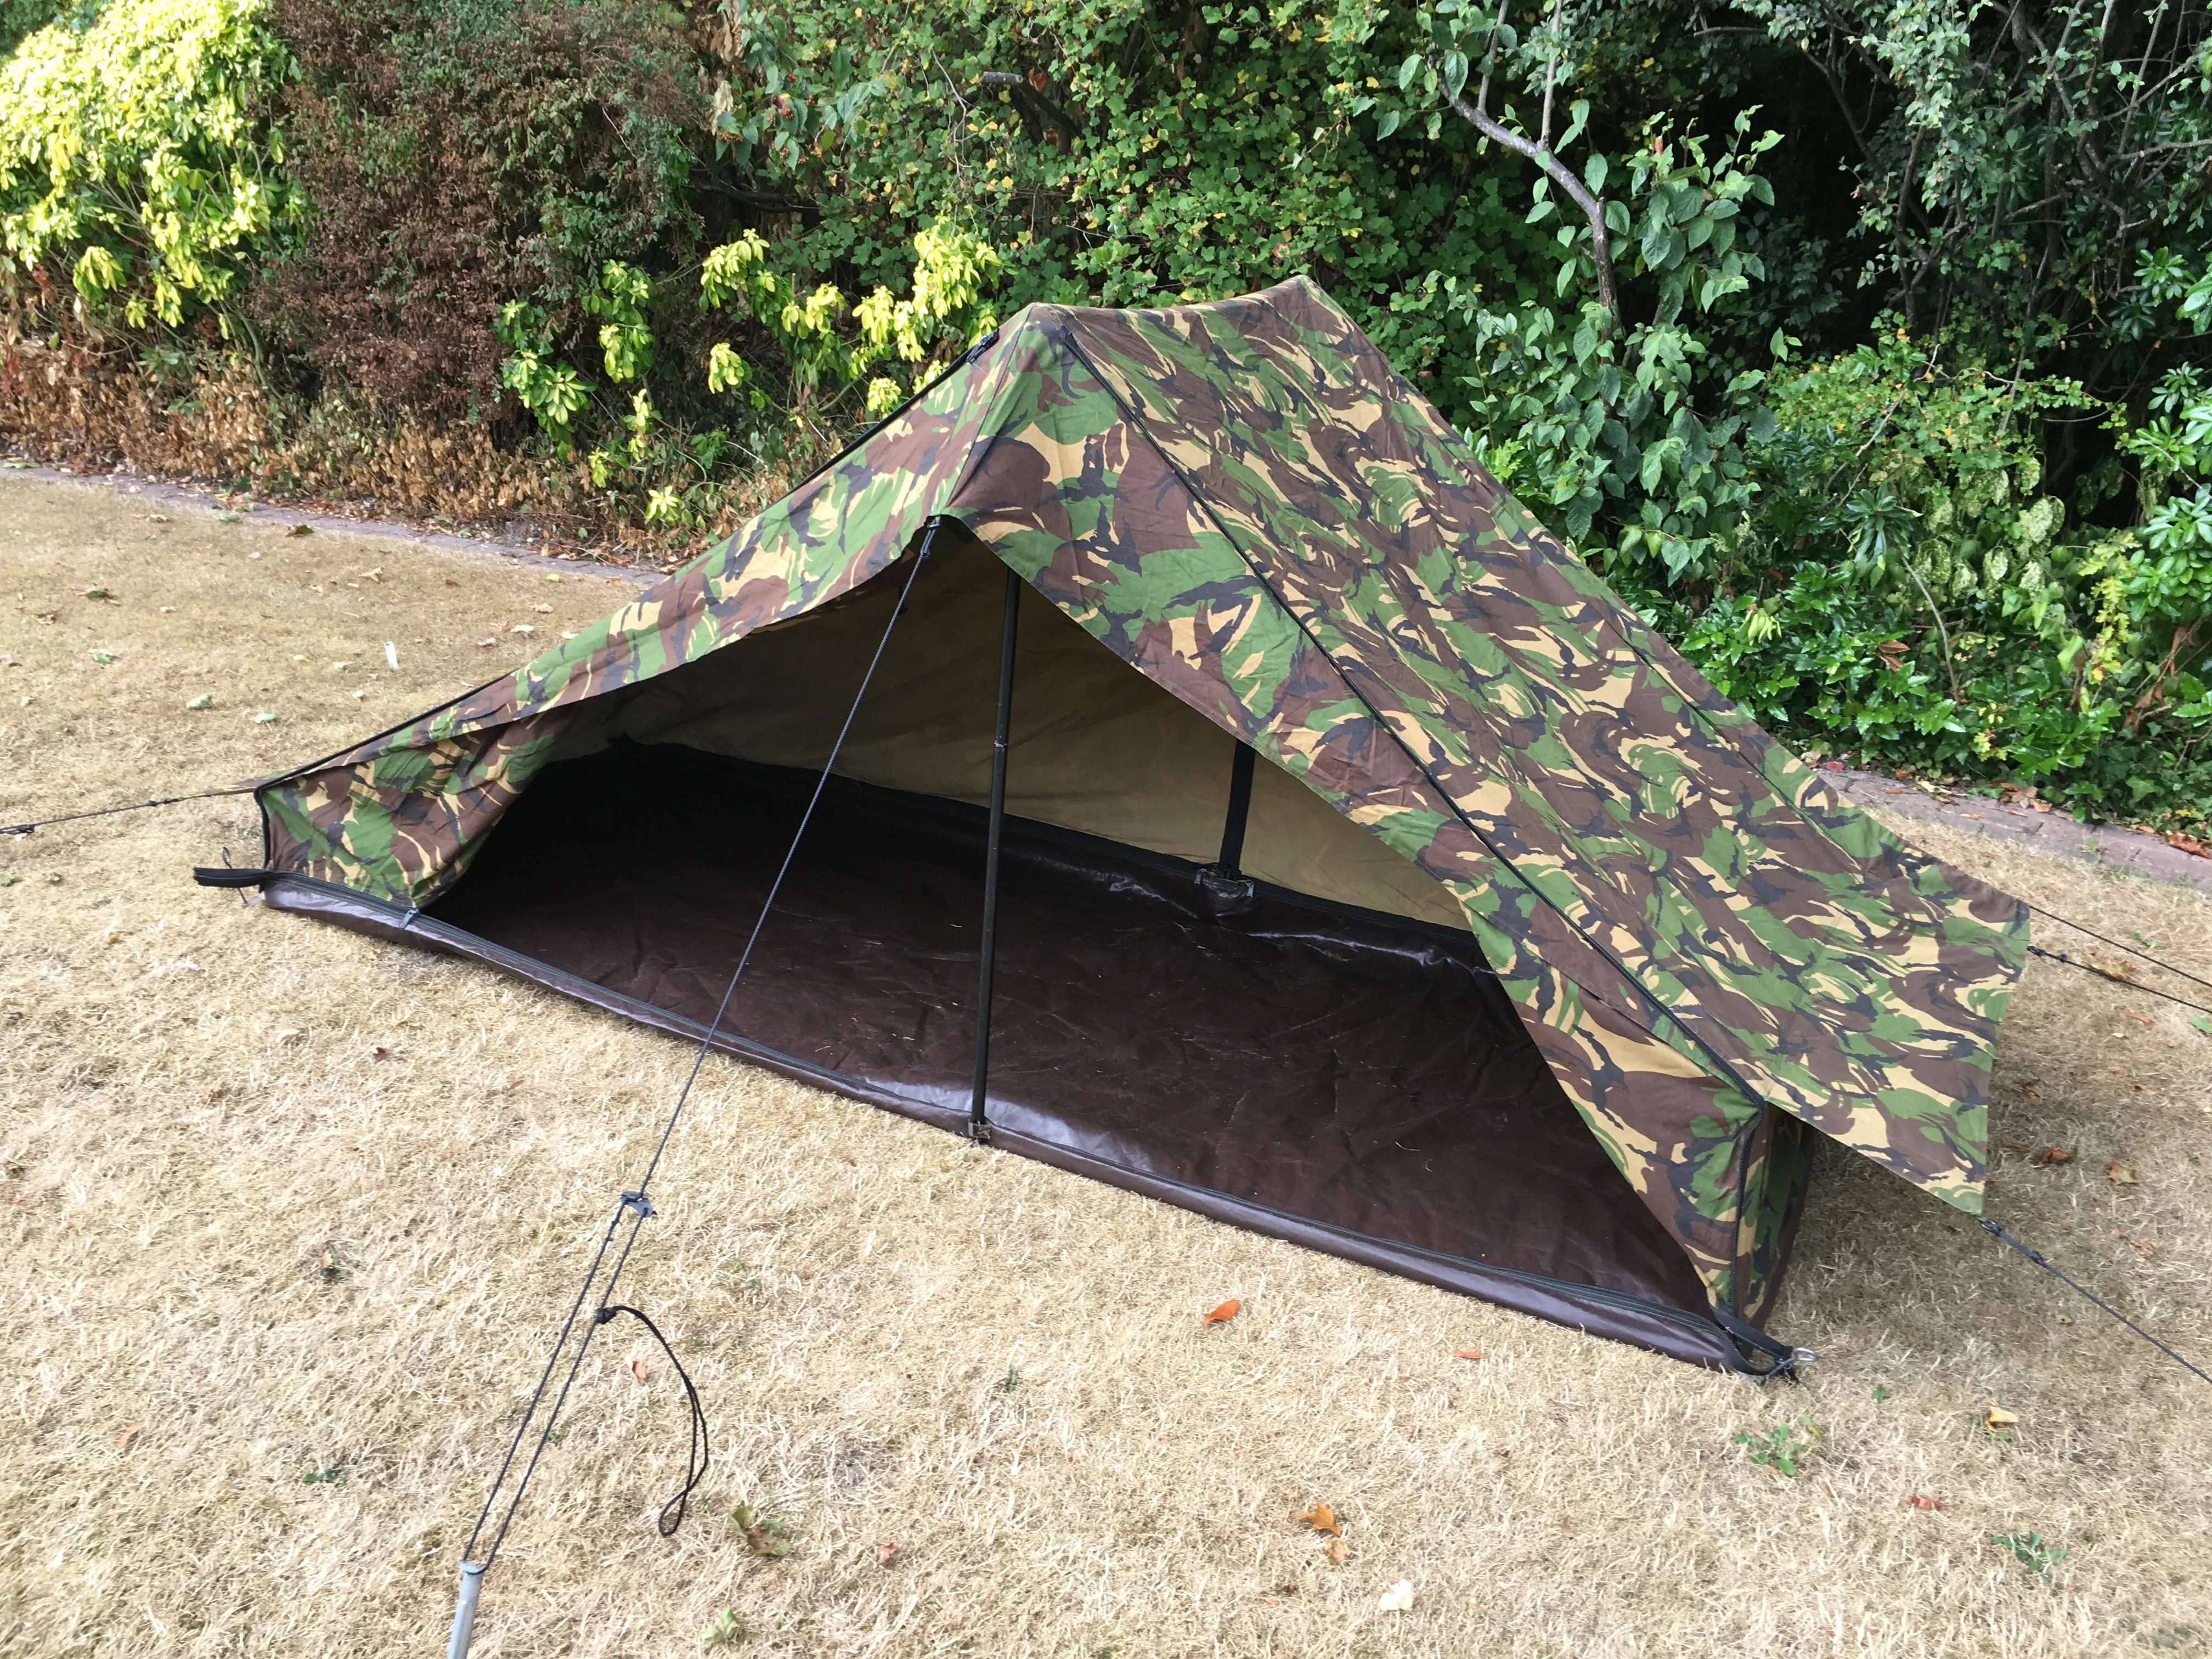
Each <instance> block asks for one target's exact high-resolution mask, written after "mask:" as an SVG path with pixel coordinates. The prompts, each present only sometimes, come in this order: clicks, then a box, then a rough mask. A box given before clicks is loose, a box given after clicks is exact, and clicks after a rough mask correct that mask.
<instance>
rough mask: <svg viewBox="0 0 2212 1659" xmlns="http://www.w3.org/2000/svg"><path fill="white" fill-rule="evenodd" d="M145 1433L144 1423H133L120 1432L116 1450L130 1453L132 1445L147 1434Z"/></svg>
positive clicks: (116, 1440)
mask: <svg viewBox="0 0 2212 1659" xmlns="http://www.w3.org/2000/svg"><path fill="white" fill-rule="evenodd" d="M145 1431H146V1425H144V1424H143V1423H132V1424H130V1425H126V1426H125V1427H124V1428H123V1429H122V1430H121V1431H118V1433H117V1435H116V1437H115V1449H116V1450H118V1451H129V1450H130V1449H131V1442H132V1441H134V1440H136V1439H137V1437H139V1436H140V1435H142V1434H143V1433H145Z"/></svg>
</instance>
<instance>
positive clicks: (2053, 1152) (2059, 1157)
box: [2035, 1146, 2074, 1164]
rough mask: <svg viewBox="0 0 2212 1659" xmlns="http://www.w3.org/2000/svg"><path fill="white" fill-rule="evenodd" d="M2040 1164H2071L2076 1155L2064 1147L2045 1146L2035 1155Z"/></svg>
mask: <svg viewBox="0 0 2212 1659" xmlns="http://www.w3.org/2000/svg"><path fill="white" fill-rule="evenodd" d="M2035 1161H2036V1162H2037V1163H2038V1164H2071V1163H2072V1162H2073V1161H2074V1154H2073V1153H2071V1152H2068V1151H2067V1150H2066V1148H2065V1147H2063V1146H2045V1148H2044V1149H2043V1150H2042V1151H2041V1152H2038V1153H2037V1154H2036V1155H2035Z"/></svg>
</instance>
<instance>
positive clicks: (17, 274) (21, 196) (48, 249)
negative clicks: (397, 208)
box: [0, 0, 300, 337]
mask: <svg viewBox="0 0 2212 1659" xmlns="http://www.w3.org/2000/svg"><path fill="white" fill-rule="evenodd" d="M291 63H292V59H291V54H290V53H289V52H288V51H287V50H286V49H285V47H284V46H283V43H282V42H280V41H279V40H277V38H276V35H275V34H274V33H271V31H270V27H269V26H268V21H267V18H266V16H265V14H264V8H263V6H262V4H261V0H114V3H112V5H110V6H109V7H108V8H107V9H106V10H105V11H103V12H101V13H100V15H98V16H97V17H95V18H93V19H91V20H90V21H88V22H85V23H84V24H83V26H82V27H70V25H69V24H66V23H52V24H48V25H47V26H46V27H43V28H40V29H38V30H37V31H35V32H34V33H31V34H30V35H28V36H27V38H26V39H24V40H22V41H21V43H20V44H19V45H18V46H16V48H15V52H14V53H13V54H12V55H11V56H10V57H9V58H8V60H7V62H6V63H5V64H4V65H0V249H4V252H5V254H6V256H7V259H8V261H9V264H8V273H9V276H10V277H11V278H13V279H14V290H13V292H14V297H15V302H16V303H17V304H23V303H27V302H29V301H30V300H31V290H32V289H33V288H35V290H36V294H37V297H38V298H39V299H41V300H45V301H48V302H49V303H52V302H53V301H55V300H56V299H58V297H59V296H58V295H57V293H56V289H57V288H58V284H57V283H55V282H54V280H53V277H52V276H48V275H46V274H45V273H46V270H47V269H48V268H49V267H55V266H58V267H59V268H60V269H59V270H58V272H56V273H54V274H55V275H60V276H66V278H67V280H68V282H69V283H70V286H71V287H72V288H74V289H75V290H76V295H77V298H78V299H79V300H80V301H82V306H81V307H80V311H81V312H83V313H90V315H91V316H92V317H93V318H94V319H95V320H99V319H109V318H112V319H116V320H118V321H121V322H124V323H126V324H128V325H129V326H131V327H132V328H134V329H143V328H145V327H147V326H148V325H149V324H153V323H156V322H158V323H159V324H161V325H166V326H167V327H168V328H171V329H175V328H178V327H179V326H181V325H183V324H184V322H185V315H186V311H187V308H188V307H190V308H193V309H196V310H198V311H202V312H204V313H207V314H210V315H211V316H212V317H213V318H214V319H216V323H217V325H218V326H219V328H220V331H222V334H223V335H224V337H229V335H230V334H231V332H232V330H233V325H234V322H235V321H236V320H237V317H236V309H235V307H236V300H237V296H238V292H239V289H240V279H241V276H242V274H243V272H244V270H245V269H246V265H247V264H248V262H249V261H250V259H251V258H252V257H253V256H255V255H256V254H259V253H263V252H267V251H268V250H269V249H270V247H271V246H273V244H274V241H275V240H276V237H277V236H278V235H279V234H281V233H282V232H283V230H284V229H286V228H289V226H290V225H292V224H293V223H294V222H295V221H296V219H297V216H298V213H299V207H300V203H299V197H298V196H297V193H296V192H295V190H294V188H293V186H292V184H291V181H290V179H289V176H288V175H287V174H286V173H285V172H284V171H283V167H282V165H281V164H282V162H283V145H282V143H281V142H280V141H279V139H278V137H277V135H276V132H275V131H273V129H272V128H271V127H270V124H269V119H268V117H269V114H270V109H271V107H272V106H273V103H274V100H275V98H276V94H278V92H279V91H280V90H281V88H283V83H284V82H285V81H286V79H287V78H288V76H289V74H290V73H291ZM24 278H30V279H31V281H30V283H25V282H24V281H23V280H22V279H24Z"/></svg>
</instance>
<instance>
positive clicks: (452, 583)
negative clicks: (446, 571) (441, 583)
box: [446, 576, 460, 587]
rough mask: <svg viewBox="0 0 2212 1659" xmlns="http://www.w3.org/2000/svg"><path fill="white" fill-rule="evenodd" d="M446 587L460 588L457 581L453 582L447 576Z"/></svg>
mask: <svg viewBox="0 0 2212 1659" xmlns="http://www.w3.org/2000/svg"><path fill="white" fill-rule="evenodd" d="M446 586H448V587H459V586H460V583H459V581H457V580H454V579H453V577H451V576H448V577H447V578H446Z"/></svg>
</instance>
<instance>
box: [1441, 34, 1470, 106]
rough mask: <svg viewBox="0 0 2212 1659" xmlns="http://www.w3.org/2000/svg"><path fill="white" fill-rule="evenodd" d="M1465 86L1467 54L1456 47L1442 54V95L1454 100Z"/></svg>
mask: <svg viewBox="0 0 2212 1659" xmlns="http://www.w3.org/2000/svg"><path fill="white" fill-rule="evenodd" d="M1466 85H1467V54H1466V53H1465V52H1462V51H1460V50H1459V49H1458V48H1457V47H1456V46H1455V47H1454V48H1452V50H1451V51H1449V52H1446V53H1445V54H1444V93H1445V95H1446V96H1447V97H1451V98H1456V97H1458V96H1459V94H1460V88H1462V87H1464V86H1466Z"/></svg>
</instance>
